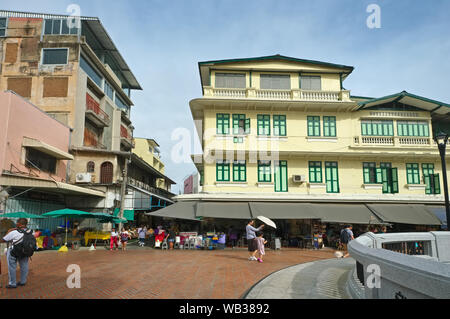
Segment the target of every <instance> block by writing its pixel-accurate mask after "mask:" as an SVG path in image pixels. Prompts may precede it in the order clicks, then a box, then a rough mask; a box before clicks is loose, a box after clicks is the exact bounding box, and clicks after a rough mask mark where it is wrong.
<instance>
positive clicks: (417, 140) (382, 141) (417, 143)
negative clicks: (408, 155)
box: [353, 136, 436, 147]
mask: <svg viewBox="0 0 450 319" xmlns="http://www.w3.org/2000/svg"><path fill="white" fill-rule="evenodd" d="M353 146H400V147H402V146H403V147H424V146H433V147H434V146H436V145H435V144H432V139H431V138H430V137H407V136H355V137H354V140H353Z"/></svg>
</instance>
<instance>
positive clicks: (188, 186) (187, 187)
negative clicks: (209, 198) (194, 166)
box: [183, 175, 194, 194]
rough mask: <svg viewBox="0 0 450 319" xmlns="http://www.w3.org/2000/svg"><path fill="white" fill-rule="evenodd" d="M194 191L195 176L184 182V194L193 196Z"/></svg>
mask: <svg viewBox="0 0 450 319" xmlns="http://www.w3.org/2000/svg"><path fill="white" fill-rule="evenodd" d="M193 191H194V176H193V175H191V176H189V177H188V178H186V179H185V180H184V192H183V194H192V193H193Z"/></svg>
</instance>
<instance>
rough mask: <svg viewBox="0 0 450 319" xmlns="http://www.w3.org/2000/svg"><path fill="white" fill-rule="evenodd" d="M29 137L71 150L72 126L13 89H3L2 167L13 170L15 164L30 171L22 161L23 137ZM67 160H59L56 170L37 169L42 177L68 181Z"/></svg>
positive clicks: (0, 106) (0, 123)
mask: <svg viewBox="0 0 450 319" xmlns="http://www.w3.org/2000/svg"><path fill="white" fill-rule="evenodd" d="M24 137H28V138H32V139H36V140H39V141H41V142H43V143H46V144H48V145H51V146H53V147H56V148H58V149H59V150H61V151H64V152H67V153H68V152H69V139H70V128H69V127H67V126H65V125H64V124H62V123H60V122H58V121H56V120H55V119H53V118H51V117H50V116H49V115H47V114H46V113H45V112H43V111H42V110H40V109H39V108H37V107H36V106H34V105H33V104H31V103H29V102H28V101H26V100H24V99H23V98H22V97H20V96H18V95H16V94H14V93H12V92H0V169H1V170H2V172H3V171H4V170H7V171H10V169H11V164H13V165H14V166H15V167H16V168H18V169H19V170H20V171H22V172H28V171H29V168H28V167H26V166H25V165H24V163H23V160H22V143H23V138H24ZM66 168H67V161H66V160H58V161H57V166H56V173H55V174H49V173H46V172H39V171H38V170H37V169H33V172H34V173H36V174H37V175H38V176H39V178H42V179H49V180H50V179H52V177H53V179H54V180H56V181H65V179H66Z"/></svg>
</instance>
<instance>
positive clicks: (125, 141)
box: [120, 125, 134, 148]
mask: <svg viewBox="0 0 450 319" xmlns="http://www.w3.org/2000/svg"><path fill="white" fill-rule="evenodd" d="M120 143H121V144H122V145H123V146H125V147H126V148H133V147H134V144H133V136H132V134H131V130H130V129H129V128H127V127H126V126H124V125H121V126H120Z"/></svg>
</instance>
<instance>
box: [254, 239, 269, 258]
mask: <svg viewBox="0 0 450 319" xmlns="http://www.w3.org/2000/svg"><path fill="white" fill-rule="evenodd" d="M265 244H267V240H265V239H264V238H263V232H257V233H256V245H257V246H258V255H259V257H258V262H260V263H262V262H263V256H264V255H265V254H266V251H265V249H264V245H265Z"/></svg>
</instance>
